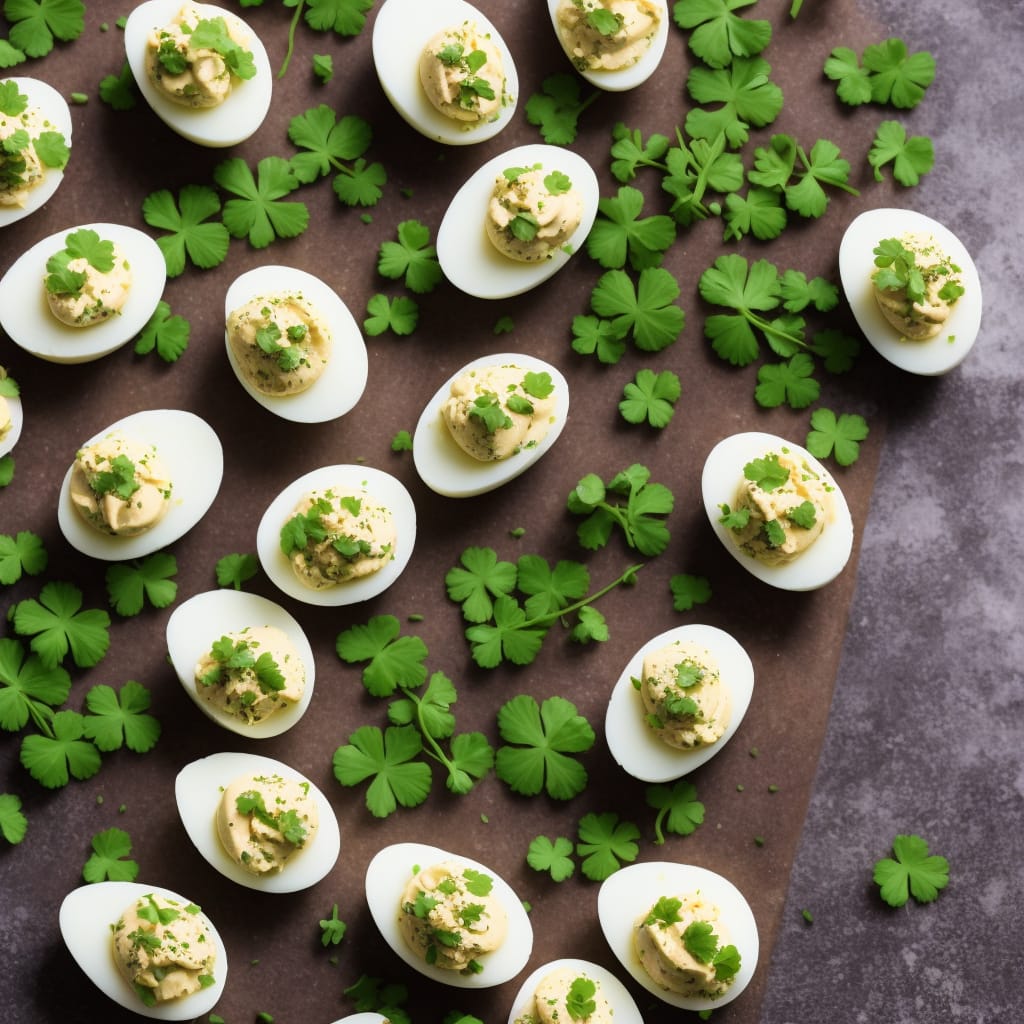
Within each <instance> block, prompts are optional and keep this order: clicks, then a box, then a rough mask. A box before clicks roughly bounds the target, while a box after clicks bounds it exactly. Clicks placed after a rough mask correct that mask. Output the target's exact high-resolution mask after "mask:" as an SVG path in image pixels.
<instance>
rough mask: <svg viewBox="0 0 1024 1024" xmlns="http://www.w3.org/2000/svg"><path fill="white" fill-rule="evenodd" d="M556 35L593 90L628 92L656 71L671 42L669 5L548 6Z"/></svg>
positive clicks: (564, 0) (636, 0) (587, 2)
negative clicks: (594, 88)
mask: <svg viewBox="0 0 1024 1024" xmlns="http://www.w3.org/2000/svg"><path fill="white" fill-rule="evenodd" d="M547 3H548V12H549V13H550V15H551V24H552V27H553V28H554V30H555V35H556V36H557V38H558V41H559V43H561V45H562V49H563V50H565V55H566V56H567V57H568V58H569V60H570V61H572V65H573V67H574V68H575V69H576V70H577V71H578V72H579V73H580V75H581V76H582V77H583V78H584V79H586V80H587V81H588V82H589V83H590V84H591V85H594V86H596V87H597V88H598V89H605V90H607V91H608V92H625V91H626V90H628V89H635V88H636V87H637V86H638V85H643V83H644V82H646V81H647V79H648V78H650V77H651V75H653V74H654V72H655V71H656V70H657V68H658V65H659V64H660V63H661V58H662V57H663V56H664V55H665V45H666V43H667V42H668V28H669V13H668V4H667V2H666V0H547Z"/></svg>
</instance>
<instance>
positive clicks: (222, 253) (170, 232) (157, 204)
mask: <svg viewBox="0 0 1024 1024" xmlns="http://www.w3.org/2000/svg"><path fill="white" fill-rule="evenodd" d="M220 210H221V202H220V196H218V195H217V192H216V190H215V189H212V188H210V187H209V186H208V185H185V186H183V187H182V188H181V189H180V190H179V192H178V198H177V201H175V198H174V194H173V193H172V192H170V191H169V190H168V189H159V190H157V191H156V192H151V193H150V194H149V195H148V196H146V198H145V199H144V200H143V201H142V219H143V220H144V221H145V222H146V223H147V224H148V225H149V226H150V227H152V228H159V229H161V230H163V231H166V232H167V234H165V235H159V236H158V237H157V239H156V244H157V245H158V246H159V247H160V251H161V252H162V253H163V254H164V263H165V264H166V265H167V276H168V277H177V276H178V275H180V274H181V273H182V272H183V271H184V270H185V262H186V258H187V259H188V260H190V261H191V262H192V264H193V265H194V266H196V267H199V269H200V270H209V269H210V268H212V267H216V266H219V265H220V264H221V263H223V262H224V260H225V259H226V258H227V254H228V246H229V245H230V243H231V236H230V235H229V234H228V229H227V228H226V227H225V226H224V225H223V224H222V223H221V222H220V221H219V220H214V221H211V220H210V218H211V217H213V216H214V215H215V214H218V213H220Z"/></svg>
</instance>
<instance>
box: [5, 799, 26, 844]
mask: <svg viewBox="0 0 1024 1024" xmlns="http://www.w3.org/2000/svg"><path fill="white" fill-rule="evenodd" d="M27 831H28V818H26V817H25V815H24V814H22V813H21V798H20V797H17V796H15V795H14V794H13V793H0V834H2V835H3V837H4V839H6V840H7V842H9V843H10V844H11V845H12V846H16V845H17V844H18V843H20V842H21V841H22V840H23V839H24V838H25V833H26V832H27Z"/></svg>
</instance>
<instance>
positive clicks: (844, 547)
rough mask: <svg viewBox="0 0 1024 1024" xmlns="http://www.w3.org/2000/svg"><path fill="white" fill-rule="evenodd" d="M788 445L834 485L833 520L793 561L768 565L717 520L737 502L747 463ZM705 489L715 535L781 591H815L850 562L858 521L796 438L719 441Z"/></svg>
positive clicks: (753, 434)
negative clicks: (747, 549) (751, 553)
mask: <svg viewBox="0 0 1024 1024" xmlns="http://www.w3.org/2000/svg"><path fill="white" fill-rule="evenodd" d="M783 449H785V450H787V451H789V452H792V453H793V454H794V455H796V456H798V457H800V458H801V459H804V460H805V461H806V462H807V464H808V465H809V466H810V467H811V468H812V469H813V470H814V471H815V472H816V473H818V474H819V476H820V477H821V479H822V480H823V481H824V483H825V485H826V486H827V487H830V488H831V490H830V492H829V493H830V494H831V497H832V519H831V521H830V522H828V523H826V525H825V528H824V530H822V532H821V534H820V535H819V536H818V538H817V539H816V540H815V541H814V543H813V544H812V545H811V546H810V547H808V548H807V549H806V550H805V551H803V552H801V554H800V555H799V556H797V557H796V558H794V559H793V561H792V562H789V563H787V564H785V565H765V564H764V562H761V561H758V559H756V558H753V557H751V556H750V555H748V554H746V553H745V552H743V551H741V550H740V547H739V545H738V544H737V543H736V542H735V540H733V538H732V536H731V531H730V530H729V529H728V528H727V527H725V526H723V525H722V524H721V523H720V522H719V521H718V520H719V518H720V517H721V515H722V512H721V508H720V506H721V505H728V506H729V507H730V508H731V507H732V505H733V504H734V502H735V500H736V491H737V489H738V487H739V485H740V482H741V481H742V479H743V467H744V466H745V465H746V464H747V463H748V462H750V461H752V460H753V459H759V458H761V457H762V456H764V455H767V454H768V453H769V452H772V451H774V452H781V451H782V450H783ZM701 492H702V494H703V497H704V510H705V511H706V512H707V516H708V520H709V521H710V523H711V528H712V529H713V530H714V531H715V535H716V536H717V537H718V539H719V540H720V541H721V542H722V544H724V545H725V549H726V550H727V551H728V552H729V554H731V555H732V556H733V558H735V559H736V561H737V562H739V563H740V565H742V566H743V567H744V568H745V569H747V570H748V571H749V572H750V573H751V574H752V575H754V576H756V577H757V579H759V580H762V581H763V582H764V583H770V584H771V585H772V586H773V587H779V588H780V589H781V590H816V589H817V588H818V587H823V586H824V585H825V584H826V583H829V582H831V581H832V580H834V579H835V578H836V576H838V575H839V573H840V572H842V571H843V568H844V566H845V565H846V563H847V561H849V558H850V552H851V551H852V549H853V519H852V517H851V516H850V507H849V505H847V503H846V498H845V497H843V492H842V491H841V490H840V489H839V484H837V483H836V482H835V479H834V478H833V476H832V474H831V473H830V472H829V471H828V470H827V469H825V467H824V466H823V465H822V464H821V463H820V462H819V461H818V460H817V459H816V458H815V457H814V456H813V455H811V453H810V452H808V451H807V450H806V449H804V448H801V447H800V445H798V444H793V442H792V441H787V440H785V439H784V438H781V437H778V436H776V435H775V434H766V433H762V432H760V431H750V432H748V433H744V434H733V435H732V436H730V437H727V438H725V439H724V440H722V441H719V442H718V444H716V445H715V447H714V448H712V449H711V451H710V453H709V454H708V457H707V459H706V461H705V463H704V471H703V473H702V475H701Z"/></svg>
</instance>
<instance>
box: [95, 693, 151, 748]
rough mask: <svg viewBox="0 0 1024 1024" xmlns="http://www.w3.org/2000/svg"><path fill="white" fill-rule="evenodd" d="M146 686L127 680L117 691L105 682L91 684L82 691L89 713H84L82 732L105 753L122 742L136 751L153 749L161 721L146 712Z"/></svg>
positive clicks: (147, 706) (147, 699)
mask: <svg viewBox="0 0 1024 1024" xmlns="http://www.w3.org/2000/svg"><path fill="white" fill-rule="evenodd" d="M149 703H150V700H149V690H147V689H146V687H144V686H143V685H142V684H141V683H136V682H134V681H133V680H129V681H128V682H126V683H125V684H124V686H122V687H121V692H120V693H116V692H115V691H114V689H113V687H110V686H107V685H106V684H105V683H99V684H97V685H96V686H94V687H93V688H92V689H91V690H90V691H89V692H88V693H87V694H86V695H85V706H86V707H87V708H88V709H89V711H90V714H89V715H87V716H86V717H85V721H84V723H83V734H84V735H85V737H86V739H90V740H92V741H93V742H94V743H95V744H96V746H97V747H98V748H99V749H100V750H102V751H103V752H104V753H108V752H109V751H111V750H120V749H121V745H122V743H123V744H124V745H125V746H126V747H128V749H129V750H134V751H135V752H136V753H137V754H145V753H146V752H147V751H149V750H152V749H153V747H154V746H155V745H156V741H157V740H158V739H159V738H160V723H159V722H158V721H157V720H156V719H155V718H154V717H153V716H152V715H148V714H146V711H147V710H148V708H149Z"/></svg>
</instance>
